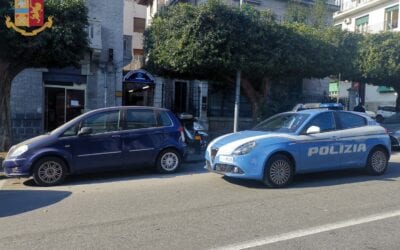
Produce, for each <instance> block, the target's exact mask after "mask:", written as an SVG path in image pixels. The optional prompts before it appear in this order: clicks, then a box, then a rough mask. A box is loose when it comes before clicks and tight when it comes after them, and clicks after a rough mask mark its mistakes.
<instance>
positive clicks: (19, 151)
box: [8, 145, 28, 158]
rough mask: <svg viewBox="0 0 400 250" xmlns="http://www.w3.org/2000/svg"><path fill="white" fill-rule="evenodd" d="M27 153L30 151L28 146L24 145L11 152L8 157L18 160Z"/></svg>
mask: <svg viewBox="0 0 400 250" xmlns="http://www.w3.org/2000/svg"><path fill="white" fill-rule="evenodd" d="M26 151H28V145H22V146H19V147H17V148H15V149H14V150H12V152H10V155H9V156H8V157H9V158H16V157H18V156H20V155H22V154H23V153H25V152H26Z"/></svg>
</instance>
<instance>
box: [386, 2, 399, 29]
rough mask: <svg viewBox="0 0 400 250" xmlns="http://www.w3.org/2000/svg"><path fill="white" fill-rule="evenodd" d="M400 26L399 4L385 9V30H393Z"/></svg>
mask: <svg viewBox="0 0 400 250" xmlns="http://www.w3.org/2000/svg"><path fill="white" fill-rule="evenodd" d="M398 26H399V5H395V6H392V7H390V8H387V9H386V10H385V30H393V29H396V28H397V27H398Z"/></svg>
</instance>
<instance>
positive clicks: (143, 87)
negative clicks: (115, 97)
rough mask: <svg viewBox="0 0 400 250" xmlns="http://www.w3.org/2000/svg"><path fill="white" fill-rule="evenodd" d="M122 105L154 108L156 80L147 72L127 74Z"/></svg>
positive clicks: (124, 81) (138, 71)
mask: <svg viewBox="0 0 400 250" xmlns="http://www.w3.org/2000/svg"><path fill="white" fill-rule="evenodd" d="M122 105H125V106H153V105H154V78H153V76H152V75H150V74H149V73H148V72H147V71H145V70H141V69H139V70H133V71H129V72H126V73H125V75H124V80H123V88H122Z"/></svg>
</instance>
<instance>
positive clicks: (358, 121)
mask: <svg viewBox="0 0 400 250" xmlns="http://www.w3.org/2000/svg"><path fill="white" fill-rule="evenodd" d="M335 115H336V118H337V120H338V123H339V124H340V128H341V129H349V128H357V127H363V126H366V125H367V119H365V118H364V117H362V116H359V115H356V114H351V113H344V112H343V113H342V112H338V113H336V114H335Z"/></svg>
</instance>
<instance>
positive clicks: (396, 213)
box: [216, 210, 400, 250]
mask: <svg viewBox="0 0 400 250" xmlns="http://www.w3.org/2000/svg"><path fill="white" fill-rule="evenodd" d="M397 216H400V210H397V211H392V212H387V213H382V214H375V215H370V216H367V217H363V218H359V219H352V220H347V221H342V222H337V223H331V224H326V225H322V226H318V227H312V228H309V229H302V230H296V231H293V232H288V233H284V234H279V235H275V236H270V237H266V238H264V239H257V240H253V241H247V242H242V243H238V244H232V245H228V246H224V247H220V248H216V249H217V250H233V249H247V248H251V247H259V246H264V245H268V244H272V243H277V242H280V241H286V240H291V239H295V238H299V237H304V236H309V235H313V234H318V233H323V232H327V231H332V230H336V229H341V228H345V227H351V226H355V225H360V224H364V223H369V222H373V221H378V220H384V219H388V218H392V217H397Z"/></svg>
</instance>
